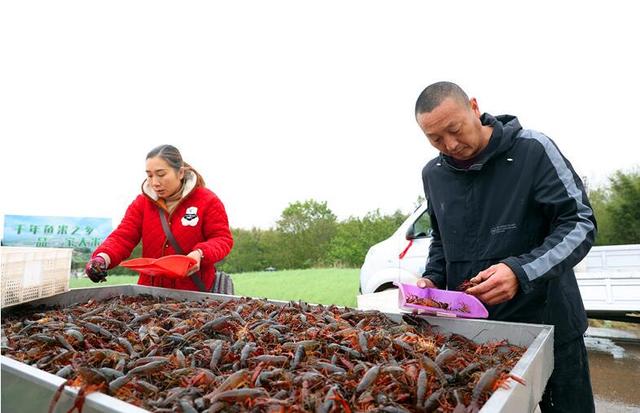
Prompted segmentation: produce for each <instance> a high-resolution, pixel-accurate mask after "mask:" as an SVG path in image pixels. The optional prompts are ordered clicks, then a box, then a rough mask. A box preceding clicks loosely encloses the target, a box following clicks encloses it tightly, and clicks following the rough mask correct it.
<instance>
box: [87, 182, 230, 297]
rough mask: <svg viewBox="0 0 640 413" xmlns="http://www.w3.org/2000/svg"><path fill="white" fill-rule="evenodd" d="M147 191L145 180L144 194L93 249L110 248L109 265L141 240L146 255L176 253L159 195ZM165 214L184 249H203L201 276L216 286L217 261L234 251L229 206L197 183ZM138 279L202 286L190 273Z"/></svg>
mask: <svg viewBox="0 0 640 413" xmlns="http://www.w3.org/2000/svg"><path fill="white" fill-rule="evenodd" d="M145 190H148V189H147V188H145V186H144V185H143V193H142V194H140V195H138V197H137V198H136V199H135V200H134V201H133V202H132V203H131V205H129V208H127V212H126V213H125V216H124V218H123V219H122V222H121V223H120V225H118V227H117V228H116V229H115V230H114V231H113V232H112V233H111V234H110V235H109V236H108V237H107V239H105V240H104V242H103V243H102V244H101V245H100V246H99V247H98V248H97V249H96V250H95V251H94V253H93V256H94V257H95V256H96V255H97V254H99V253H106V254H107V255H108V256H109V258H110V259H111V262H110V264H109V268H113V267H115V266H117V265H118V264H120V262H122V261H123V260H125V259H127V258H128V257H129V255H130V254H131V251H133V249H134V248H135V246H136V245H137V244H138V242H139V241H140V239H142V256H143V257H145V258H160V257H163V256H165V255H172V254H176V251H174V249H173V247H172V246H171V244H170V243H169V242H168V241H167V237H166V236H165V234H164V231H163V230H162V224H161V222H160V215H159V213H158V205H161V204H160V203H158V202H157V201H156V200H155V199H154V198H155V197H154V195H155V194H154V193H150V194H149V193H146V191H145ZM156 197H157V196H156ZM187 210H188V211H187ZM163 213H165V214H167V216H168V221H169V225H170V226H171V232H173V236H174V237H175V239H176V241H177V243H178V245H179V246H180V247H181V248H182V249H183V250H184V253H185V254H188V253H189V252H191V251H193V250H195V249H200V250H202V252H203V254H204V255H203V258H202V261H201V262H200V272H199V276H200V277H201V278H202V281H203V282H204V285H205V287H206V288H207V290H211V287H212V286H213V283H214V281H215V267H214V264H215V263H216V262H218V261H220V260H222V259H223V258H224V257H225V256H226V255H227V254H229V252H230V251H231V247H232V246H233V238H232V237H231V231H230V230H229V222H228V219H227V213H226V211H225V209H224V205H222V202H221V201H220V199H219V198H218V197H217V196H216V195H215V194H214V193H213V192H212V191H210V190H209V189H207V188H205V187H195V188H193V189H192V190H191V191H190V192H189V193H188V194H187V195H185V196H183V198H182V199H181V200H180V201H179V203H178V205H177V206H176V207H175V209H174V210H173V212H172V213H171V214H168V213H167V211H166V209H164V210H163ZM194 214H195V216H194ZM138 284H140V285H150V286H156V287H165V288H175V289H178V290H194V291H198V287H197V286H196V285H195V284H194V282H193V281H191V278H189V277H185V278H183V279H177V280H176V279H173V278H169V277H163V276H154V277H151V276H148V275H140V277H139V278H138Z"/></svg>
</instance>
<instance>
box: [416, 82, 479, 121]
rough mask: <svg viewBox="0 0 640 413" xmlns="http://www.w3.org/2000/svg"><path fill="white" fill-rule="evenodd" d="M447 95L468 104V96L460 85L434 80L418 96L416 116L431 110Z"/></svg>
mask: <svg viewBox="0 0 640 413" xmlns="http://www.w3.org/2000/svg"><path fill="white" fill-rule="evenodd" d="M448 97H451V98H453V99H455V100H457V101H459V102H460V103H463V104H464V105H465V106H467V107H468V106H469V97H468V96H467V94H466V93H464V90H462V88H461V87H460V86H458V85H456V84H455V83H452V82H436V83H433V84H431V85H429V86H427V87H426V88H425V89H424V90H423V91H422V93H420V96H418V100H417V101H416V117H417V116H418V115H420V114H422V113H426V112H431V111H432V110H433V109H435V108H437V107H438V105H440V104H441V103H442V101H443V100H445V99H446V98H448Z"/></svg>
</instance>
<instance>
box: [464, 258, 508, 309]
mask: <svg viewBox="0 0 640 413" xmlns="http://www.w3.org/2000/svg"><path fill="white" fill-rule="evenodd" d="M471 282H474V283H477V284H478V285H477V286H475V287H472V288H469V289H468V290H466V291H465V292H466V293H467V294H471V295H474V296H476V297H477V298H478V299H479V300H480V301H482V302H484V303H485V304H489V305H495V304H500V303H504V302H505V301H509V300H511V299H512V298H513V297H514V296H515V295H516V292H518V278H517V277H516V275H515V274H514V273H513V271H511V268H509V266H508V265H506V264H502V263H500V264H496V265H492V266H491V267H489V268H487V269H486V270H484V271H480V272H479V273H478V275H476V276H475V277H473V278H472V279H471Z"/></svg>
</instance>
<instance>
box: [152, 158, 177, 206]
mask: <svg viewBox="0 0 640 413" xmlns="http://www.w3.org/2000/svg"><path fill="white" fill-rule="evenodd" d="M182 178H184V168H180V170H179V171H178V172H176V170H175V169H173V168H172V167H171V166H169V164H168V163H167V161H165V160H164V159H162V158H160V157H159V156H156V157H154V158H149V159H147V182H149V185H150V186H151V188H152V189H153V190H154V191H155V192H156V193H157V194H158V196H159V197H160V198H167V197H170V196H171V195H173V194H174V193H175V192H176V191H177V190H178V189H180V185H181V184H182Z"/></svg>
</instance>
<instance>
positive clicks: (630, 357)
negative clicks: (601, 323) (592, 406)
mask: <svg viewBox="0 0 640 413" xmlns="http://www.w3.org/2000/svg"><path fill="white" fill-rule="evenodd" d="M600 333H601V332H600V331H599V332H598V335H603V336H606V335H607V334H606V333H605V334H600ZM614 333H615V332H614ZM613 335H615V334H613ZM626 340H628V339H626ZM626 340H624V341H621V340H618V339H616V338H613V339H607V338H594V337H587V339H586V340H585V341H586V343H587V349H588V351H589V366H590V369H591V384H592V385H593V391H594V394H595V399H596V412H598V413H600V412H602V413H628V412H629V413H630V412H634V413H638V412H640V341H636V342H629V341H626Z"/></svg>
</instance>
